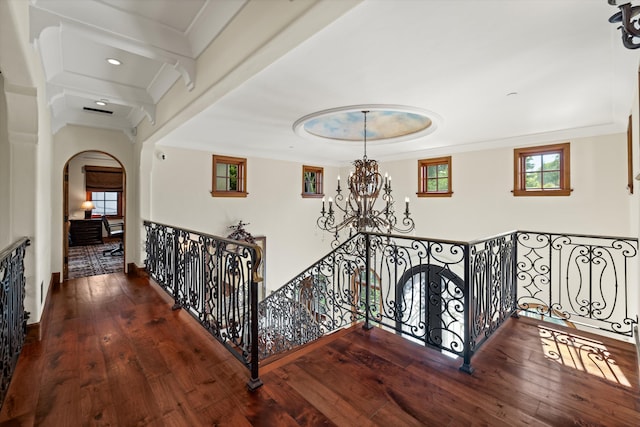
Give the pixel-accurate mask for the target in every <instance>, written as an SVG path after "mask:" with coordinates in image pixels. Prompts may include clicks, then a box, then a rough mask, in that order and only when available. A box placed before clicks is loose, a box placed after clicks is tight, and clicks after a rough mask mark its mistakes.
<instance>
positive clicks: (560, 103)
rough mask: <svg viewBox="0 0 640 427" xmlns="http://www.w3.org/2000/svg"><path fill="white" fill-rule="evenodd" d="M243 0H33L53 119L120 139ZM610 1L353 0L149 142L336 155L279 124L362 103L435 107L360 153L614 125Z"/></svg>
mask: <svg viewBox="0 0 640 427" xmlns="http://www.w3.org/2000/svg"><path fill="white" fill-rule="evenodd" d="M252 1H271V0H252ZM292 1H306V0H292ZM323 1H338V0H323ZM246 3H247V2H246V0H180V1H178V0H82V1H78V0H32V1H31V6H30V13H29V14H30V17H29V19H30V36H31V39H32V41H34V42H36V43H37V46H38V50H39V52H40V54H41V57H42V62H43V65H44V71H45V75H46V79H47V98H48V100H49V103H50V106H51V110H52V114H53V127H54V131H57V130H59V129H60V128H61V127H63V126H65V125H66V124H79V125H86V126H96V127H104V128H111V129H122V130H123V131H124V132H125V133H127V134H128V135H130V137H131V138H132V139H133V138H135V136H134V134H135V128H136V126H138V124H139V123H140V122H141V121H142V120H147V121H149V122H151V123H153V122H154V121H155V112H156V105H157V103H158V102H159V100H160V99H161V98H162V96H163V95H164V94H165V93H166V92H167V90H168V89H169V88H170V87H171V85H173V84H175V83H176V82H178V84H182V85H185V86H186V87H187V88H191V87H193V85H197V82H198V76H197V75H196V72H195V70H196V67H195V64H196V61H198V57H199V54H200V53H201V52H202V51H203V50H204V49H205V48H206V47H207V45H208V44H209V43H210V42H211V40H213V39H214V38H215V37H216V36H217V35H218V34H219V33H220V32H221V31H223V30H224V29H225V25H226V24H227V23H228V22H229V20H232V19H233V18H234V16H235V15H236V14H237V13H238V12H239V11H240V10H241V9H242V8H243V7H244V6H245V4H246ZM616 11H617V8H616V7H612V6H610V5H609V4H608V3H607V1H606V0H455V1H454V0H364V1H362V2H361V3H359V4H357V5H356V6H355V7H353V8H352V9H351V10H350V11H348V12H347V13H345V14H344V15H343V16H341V17H340V18H338V19H336V20H335V21H334V22H332V23H330V24H329V25H327V26H326V27H324V28H322V29H320V30H319V31H318V32H317V33H316V34H314V35H313V36H311V37H310V38H308V39H307V40H306V41H304V42H302V43H300V44H299V45H298V46H297V47H294V48H293V49H291V50H290V51H289V52H288V53H287V54H285V55H283V56H282V57H280V58H279V59H277V60H276V61H275V62H273V63H272V64H270V65H269V66H267V67H266V68H264V69H262V70H259V71H258V72H257V73H255V75H253V77H251V78H250V79H248V80H246V81H245V82H244V83H243V84H241V85H239V86H238V87H237V88H236V89H235V90H233V91H231V92H230V93H228V94H227V95H226V96H224V97H223V98H222V99H220V100H218V101H216V102H215V103H213V104H212V105H210V106H208V107H207V108H204V109H202V110H201V112H200V113H199V114H196V115H195V116H193V117H192V118H191V119H190V120H189V121H187V122H185V123H184V124H182V125H181V126H179V127H177V128H176V129H175V130H173V131H172V132H170V133H169V134H168V135H166V136H165V137H164V138H163V139H162V140H161V141H159V145H161V146H162V145H164V146H177V147H184V148H193V149H201V150H207V151H216V152H219V153H221V154H231V155H235V154H240V155H254V156H260V157H269V158H280V159H291V160H301V161H312V160H314V161H317V162H326V163H330V162H335V163H340V162H345V161H348V160H350V159H353V158H354V156H358V155H359V154H361V146H360V144H358V143H357V142H351V143H344V142H336V141H333V142H331V141H330V142H326V141H318V140H314V139H310V138H305V137H304V136H303V135H300V134H297V133H295V132H294V130H293V125H294V123H295V122H296V121H297V120H299V119H300V118H301V117H304V116H306V115H309V114H312V113H314V112H317V111H320V110H325V109H332V108H340V107H347V106H353V105H363V104H375V105H381V104H384V105H392V106H407V107H411V108H415V109H419V110H420V111H425V112H429V113H430V114H431V117H432V118H433V120H434V124H435V127H434V129H435V130H434V131H433V132H431V133H429V134H427V135H423V136H420V137H419V138H417V139H410V140H403V141H400V142H392V143H385V142H384V141H380V142H372V144H371V148H370V150H371V155H374V156H379V157H381V158H389V159H391V158H400V157H408V156H413V155H419V153H429V152H431V153H437V152H439V151H442V152H449V153H450V152H453V151H456V150H469V149H476V148H487V147H492V146H497V145H500V144H514V143H523V144H524V143H530V142H534V143H542V142H547V141H558V140H563V139H570V138H575V137H580V136H589V135H600V134H607V133H614V132H624V131H625V130H626V123H627V117H628V116H629V114H630V112H631V108H632V101H633V99H634V96H635V92H636V91H637V70H638V51H632V50H628V49H625V48H624V47H623V46H622V43H621V41H620V35H619V31H618V30H617V29H616V26H615V25H613V24H610V23H609V22H608V21H607V20H608V18H609V16H611V15H612V14H613V13H615V12H616ZM308 13H313V10H311V11H309V12H308ZM247 31H251V28H247ZM107 58H117V59H119V60H120V61H122V64H121V65H119V66H113V65H110V64H108V63H107V62H106V59H107ZM100 100H103V101H104V102H105V103H106V105H104V106H100V105H97V104H96V101H100ZM87 108H90V109H94V110H95V109H97V110H104V111H109V112H110V113H104V112H97V111H93V110H87Z"/></svg>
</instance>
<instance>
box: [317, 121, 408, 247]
mask: <svg viewBox="0 0 640 427" xmlns="http://www.w3.org/2000/svg"><path fill="white" fill-rule="evenodd" d="M368 112H369V111H363V112H362V114H363V115H364V156H363V157H362V159H358V160H355V161H354V162H353V165H354V166H355V172H354V171H352V172H351V173H350V174H349V179H348V180H347V184H348V186H349V193H348V194H346V195H343V194H342V187H340V176H338V188H337V190H336V196H335V200H334V199H332V198H331V197H329V209H327V207H326V202H325V199H324V198H322V210H321V211H320V217H318V220H317V225H318V227H319V228H320V229H321V230H325V231H328V232H330V233H332V234H333V236H334V238H335V240H334V242H338V238H339V233H340V231H341V230H343V229H345V228H349V236H351V235H353V233H354V231H355V232H361V231H373V232H378V233H387V234H390V233H391V232H399V233H409V232H411V231H412V230H413V229H414V227H415V224H414V222H413V219H412V218H411V213H410V212H409V198H408V197H407V198H405V211H404V218H403V219H402V224H401V225H398V219H397V218H396V216H395V209H394V200H393V195H392V194H391V177H390V176H388V175H387V174H385V176H384V178H383V177H382V175H381V174H380V172H378V162H377V161H375V160H371V159H368V158H367V113H368ZM381 192H382V197H381V199H382V201H383V202H384V206H383V207H382V208H381V209H379V210H378V209H376V206H375V205H376V202H377V200H378V198H379V196H380V194H381ZM334 205H335V209H334ZM340 212H341V213H342V220H340V221H338V220H337V219H336V214H339V213H340Z"/></svg>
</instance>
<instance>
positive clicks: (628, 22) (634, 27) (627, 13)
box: [608, 0, 640, 49]
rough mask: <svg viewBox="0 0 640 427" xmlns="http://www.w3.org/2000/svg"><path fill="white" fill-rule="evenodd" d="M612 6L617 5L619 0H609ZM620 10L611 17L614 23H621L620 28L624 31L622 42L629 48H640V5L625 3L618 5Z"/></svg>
mask: <svg viewBox="0 0 640 427" xmlns="http://www.w3.org/2000/svg"><path fill="white" fill-rule="evenodd" d="M608 2H609V4H610V5H611V6H617V0H608ZM618 8H619V9H620V12H618V13H616V14H614V15H612V16H611V18H609V22H611V23H612V24H615V23H620V26H619V27H618V29H620V31H622V44H623V45H624V47H626V48H627V49H638V48H639V47H640V22H638V14H640V6H631V3H625V4H622V5H620V6H618Z"/></svg>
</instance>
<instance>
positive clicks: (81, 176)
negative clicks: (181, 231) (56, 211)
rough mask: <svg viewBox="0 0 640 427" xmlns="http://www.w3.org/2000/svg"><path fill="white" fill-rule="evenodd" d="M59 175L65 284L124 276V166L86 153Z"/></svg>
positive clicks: (73, 159)
mask: <svg viewBox="0 0 640 427" xmlns="http://www.w3.org/2000/svg"><path fill="white" fill-rule="evenodd" d="M63 172H64V178H63V179H64V181H63V234H62V235H63V242H62V244H63V254H64V256H63V279H64V280H67V279H74V278H78V277H86V276H93V275H98V274H107V273H116V272H123V271H124V269H125V256H124V249H125V245H124V241H125V236H124V233H125V230H126V225H125V220H126V217H125V212H126V209H125V207H126V172H125V169H124V166H123V165H122V163H121V162H120V161H119V160H118V159H117V158H115V157H113V156H112V155H110V154H108V153H105V152H102V151H97V150H89V151H83V152H80V153H78V154H76V155H74V156H73V157H71V158H70V159H69V160H68V161H67V163H66V164H65V166H64V171H63Z"/></svg>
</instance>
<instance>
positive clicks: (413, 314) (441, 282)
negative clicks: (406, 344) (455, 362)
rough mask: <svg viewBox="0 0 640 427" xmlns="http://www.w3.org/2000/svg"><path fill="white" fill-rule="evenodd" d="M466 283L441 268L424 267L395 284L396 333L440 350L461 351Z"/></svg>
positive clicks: (414, 269) (409, 271) (418, 267)
mask: <svg viewBox="0 0 640 427" xmlns="http://www.w3.org/2000/svg"><path fill="white" fill-rule="evenodd" d="M464 288H465V284H464V280H462V278H461V277H460V276H458V275H457V274H455V273H454V272H452V271H451V270H449V269H447V268H443V267H442V266H441V265H434V264H421V265H417V266H415V267H413V268H411V269H409V270H407V271H406V272H405V273H404V274H403V275H402V277H401V278H400V280H398V283H397V284H396V302H397V319H396V331H397V332H398V333H402V334H403V335H404V336H405V337H407V338H408V339H411V340H413V341H416V342H419V343H421V344H423V345H425V346H427V347H432V348H434V349H437V350H441V349H444V350H447V349H449V350H451V351H452V352H454V353H455V352H456V351H459V350H460V349H462V348H463V347H462V343H463V342H464V341H463V328H464Z"/></svg>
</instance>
